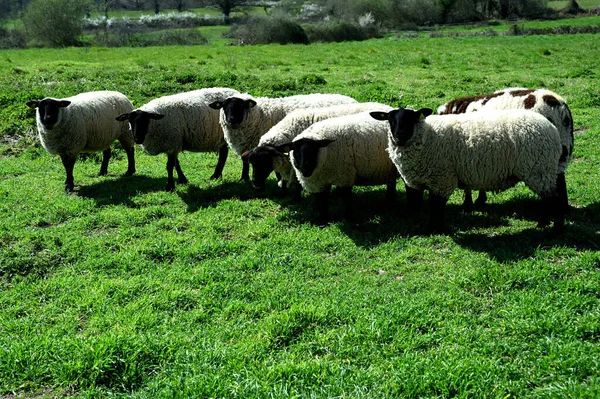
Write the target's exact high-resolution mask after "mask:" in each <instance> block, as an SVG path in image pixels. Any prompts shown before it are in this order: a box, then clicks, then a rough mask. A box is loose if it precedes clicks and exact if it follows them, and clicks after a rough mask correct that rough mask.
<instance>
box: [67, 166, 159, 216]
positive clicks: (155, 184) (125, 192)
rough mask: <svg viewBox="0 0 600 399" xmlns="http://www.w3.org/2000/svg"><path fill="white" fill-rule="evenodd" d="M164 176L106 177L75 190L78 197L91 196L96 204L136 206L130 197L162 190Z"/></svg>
mask: <svg viewBox="0 0 600 399" xmlns="http://www.w3.org/2000/svg"><path fill="white" fill-rule="evenodd" d="M165 184H166V178H156V177H148V176H144V175H137V174H136V175H133V176H127V177H121V178H117V179H106V180H103V181H101V182H98V183H93V184H87V185H82V186H81V187H79V188H78V190H77V195H78V196H80V197H86V198H92V199H94V201H95V202H96V204H97V205H98V206H106V205H125V206H128V207H130V208H137V207H138V206H139V205H137V204H135V203H134V202H133V201H132V200H131V198H132V197H134V196H136V195H139V194H144V193H149V192H154V191H159V190H164V187H165Z"/></svg>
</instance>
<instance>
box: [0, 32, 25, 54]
mask: <svg viewBox="0 0 600 399" xmlns="http://www.w3.org/2000/svg"><path fill="white" fill-rule="evenodd" d="M25 47H27V38H26V37H25V34H24V33H23V32H21V31H20V30H18V29H6V28H2V27H0V49H9V48H25Z"/></svg>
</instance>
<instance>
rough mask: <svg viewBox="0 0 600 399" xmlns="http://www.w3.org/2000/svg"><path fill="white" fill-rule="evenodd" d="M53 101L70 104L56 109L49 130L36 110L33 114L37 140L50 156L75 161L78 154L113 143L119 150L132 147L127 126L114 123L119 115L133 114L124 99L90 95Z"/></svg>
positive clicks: (105, 94) (106, 94)
mask: <svg viewBox="0 0 600 399" xmlns="http://www.w3.org/2000/svg"><path fill="white" fill-rule="evenodd" d="M56 100H67V101H70V102H71V104H70V105H69V106H68V107H64V108H60V112H59V119H58V122H57V124H56V125H55V126H54V127H53V128H52V129H46V127H45V126H44V125H43V124H42V122H41V120H40V111H39V109H37V110H36V122H37V128H38V136H39V138H40V141H41V143H42V146H43V147H44V148H45V149H46V150H47V151H48V152H49V153H50V154H53V155H66V156H69V157H75V156H77V155H78V154H79V153H80V152H96V151H104V150H106V149H107V148H109V147H110V146H111V144H112V143H113V142H114V141H115V140H117V139H119V140H121V141H122V143H123V146H129V147H132V146H133V135H132V133H131V129H130V127H129V124H128V123H123V122H118V121H116V120H115V117H116V116H118V115H119V114H121V113H125V112H131V111H132V110H133V105H132V104H131V102H130V101H129V99H128V98H127V97H125V95H123V94H121V93H119V92H116V91H94V92H87V93H81V94H78V95H75V96H72V97H67V98H62V99H56Z"/></svg>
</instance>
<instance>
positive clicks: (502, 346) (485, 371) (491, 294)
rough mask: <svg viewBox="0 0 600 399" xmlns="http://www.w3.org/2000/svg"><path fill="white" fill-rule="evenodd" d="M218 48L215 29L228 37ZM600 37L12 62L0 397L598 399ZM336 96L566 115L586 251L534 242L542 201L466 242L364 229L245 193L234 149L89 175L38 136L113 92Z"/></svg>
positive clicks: (377, 216) (52, 54)
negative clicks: (49, 119) (526, 107)
mask: <svg viewBox="0 0 600 399" xmlns="http://www.w3.org/2000/svg"><path fill="white" fill-rule="evenodd" d="M214 33H215V35H216V34H217V33H218V30H216V29H215V30H214ZM598 39H599V36H598V35H564V36H558V35H545V36H526V37H509V36H498V37H456V38H448V37H444V38H426V37H421V38H411V39H407V38H401V37H400V38H398V37H386V38H383V39H375V40H369V41H365V42H348V43H334V44H314V45H310V46H304V45H289V46H279V45H262V46H244V47H240V46H226V45H224V43H222V42H216V41H215V42H211V44H210V45H208V46H190V47H179V46H172V47H154V48H115V49H107V48H94V47H92V48H67V49H28V50H10V51H7V50H1V51H0V86H1V87H2V91H1V92H0V198H1V200H0V397H3V398H4V397H5V398H13V397H16V398H19V397H23V398H44V399H45V398H59V397H73V398H105V397H118V398H152V399H156V398H192V397H193V398H244V399H246V398H256V399H262V398H269V397H273V398H288V397H290V398H292V397H293V398H450V397H453V398H504V399H507V398H513V397H517V398H536V399H537V398H569V397H573V398H598V397H600V362H599V361H598V359H600V153H599V151H598V143H599V142H600V119H599V109H600V91H599V88H600V72H599V70H598V66H597V63H598V60H599V59H600V40H598ZM212 86H225V87H233V88H235V89H237V90H240V91H243V92H249V93H251V94H253V95H255V96H284V95H292V94H302V93H315V92H327V93H341V94H346V95H350V96H353V97H355V98H356V99H357V100H359V101H380V102H383V103H388V104H391V105H393V106H397V105H399V104H403V105H406V104H409V105H412V106H415V107H431V108H435V107H437V106H438V105H440V104H442V103H444V102H446V101H448V100H450V99H453V98H456V97H459V96H465V95H475V94H481V93H488V92H491V91H493V90H496V89H499V88H504V87H545V88H548V89H551V90H554V91H556V92H557V93H559V94H561V95H562V96H564V97H565V98H566V99H567V101H568V102H569V104H570V107H571V110H572V113H573V117H574V123H575V130H576V134H575V152H574V154H573V160H572V163H571V165H570V166H569V168H568V169H567V173H566V178H567V184H568V192H569V197H570V202H571V211H570V213H569V215H568V219H567V220H568V222H567V232H566V233H565V234H564V236H562V237H559V238H553V237H551V236H550V235H549V234H548V233H549V231H548V230H540V229H537V228H536V227H535V226H536V221H537V219H538V216H539V211H540V209H539V208H540V202H539V199H538V198H537V197H536V196H535V195H533V194H532V193H531V191H529V190H528V189H527V188H526V187H525V186H523V185H522V184H519V185H518V186H517V187H515V188H513V189H511V190H508V191H506V192H503V193H499V194H491V195H490V201H489V205H488V206H487V208H486V209H484V210H483V211H477V212H474V213H472V214H464V213H462V212H461V211H460V209H459V205H460V203H461V201H462V193H461V192H458V191H457V192H455V193H454V195H453V196H452V197H451V198H450V202H449V206H448V209H447V223H448V226H449V228H450V231H449V234H448V235H435V236H426V235H423V231H424V229H425V225H426V223H427V220H428V217H429V215H428V212H427V207H424V209H423V211H422V212H420V213H410V212H408V210H407V209H406V206H405V204H406V199H405V189H404V187H403V184H402V183H401V182H400V181H398V187H397V189H398V195H397V199H396V201H395V203H394V204H393V205H389V204H387V203H386V202H385V188H384V187H370V188H355V190H354V201H353V202H354V205H355V208H356V210H357V215H356V219H355V220H353V221H346V220H344V219H343V218H342V214H343V209H342V207H341V205H340V201H339V198H338V196H337V194H335V193H334V194H332V207H331V213H332V222H331V224H329V225H328V226H324V227H320V226H318V225H316V224H315V218H314V211H313V199H312V198H310V197H309V196H308V195H305V196H304V198H303V199H302V201H301V202H300V203H295V202H293V201H292V200H291V199H289V198H282V197H281V196H280V195H279V192H278V187H277V185H276V182H275V179H274V177H272V178H270V179H269V182H268V183H269V184H268V187H267V191H266V192H265V193H262V194H261V193H257V192H255V191H254V190H253V189H252V187H251V186H249V185H248V184H247V183H244V182H240V181H239V176H240V169H241V161H240V160H239V158H238V157H237V156H235V154H232V153H230V155H229V159H228V161H227V164H226V167H225V171H224V176H223V179H222V180H218V181H211V180H209V176H210V175H211V174H212V171H213V169H214V166H215V163H216V155H215V154H196V153H184V154H182V155H181V156H180V161H181V167H182V168H183V170H184V171H185V173H186V175H187V177H188V178H189V180H190V183H189V184H188V185H178V186H177V187H176V190H175V192H172V193H167V192H165V191H164V187H165V184H166V170H165V162H166V157H165V156H163V155H159V156H156V157H151V156H148V155H147V154H144V153H143V151H142V150H141V149H139V148H138V149H137V151H136V160H137V173H136V175H134V176H132V177H122V173H123V172H124V171H125V169H126V160H125V156H124V153H123V151H121V150H119V149H117V150H115V157H114V159H113V160H112V161H111V164H110V166H109V175H108V176H106V177H98V176H97V173H98V169H99V167H100V165H99V157H98V156H87V157H83V159H81V160H80V161H78V162H77V164H76V165H75V184H76V191H75V193H74V194H72V195H66V194H65V193H64V192H63V181H64V178H65V176H64V170H63V167H62V165H61V162H60V160H59V159H58V158H57V157H52V156H50V155H48V154H47V153H46V151H45V150H44V149H43V148H41V146H40V145H39V143H38V142H37V139H36V136H35V121H34V114H33V113H32V112H31V111H29V110H28V108H27V107H26V106H25V102H26V101H28V100H31V99H39V98H43V97H46V96H54V97H66V96H69V95H73V94H76V93H79V92H83V91H90V90H100V89H110V90H118V91H121V92H123V93H125V94H126V95H127V96H129V97H130V98H131V99H132V101H133V103H134V105H135V106H140V105H142V104H144V103H145V102H147V101H149V100H150V99H152V98H155V97H158V96H162V95H166V94H172V93H177V92H181V91H186V90H193V89H197V88H202V87H212Z"/></svg>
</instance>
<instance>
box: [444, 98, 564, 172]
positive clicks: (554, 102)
mask: <svg viewBox="0 0 600 399" xmlns="http://www.w3.org/2000/svg"><path fill="white" fill-rule="evenodd" d="M478 97H481V98H479V99H478V100H476V101H473V102H471V103H470V104H469V105H468V106H466V108H465V110H464V112H475V111H485V110H502V109H505V110H508V109H528V110H530V111H534V112H537V113H539V114H541V115H544V116H545V117H546V118H548V119H549V120H550V122H552V123H553V124H554V126H556V128H557V130H558V133H559V135H560V141H561V145H562V146H563V147H564V149H565V150H563V152H564V154H563V156H562V158H561V161H560V163H559V172H561V173H562V172H564V171H565V169H566V168H567V166H568V165H569V162H570V159H571V155H572V153H573V145H574V142H573V117H572V115H571V111H570V109H569V106H568V105H567V103H566V101H565V100H564V98H562V97H561V96H559V95H558V94H556V93H554V92H553V91H550V90H546V89H536V90H530V89H525V88H517V87H515V88H506V89H502V90H497V91H495V92H494V93H493V94H489V95H484V96H478ZM456 112H457V109H456V105H454V106H453V102H452V101H450V102H449V103H447V104H444V105H442V106H440V107H439V108H438V114H441V113H456Z"/></svg>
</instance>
